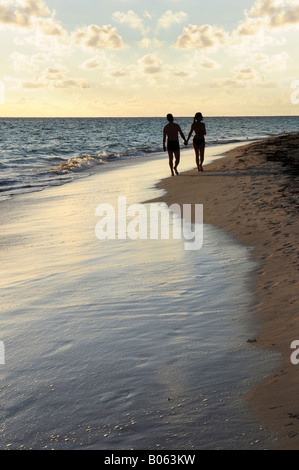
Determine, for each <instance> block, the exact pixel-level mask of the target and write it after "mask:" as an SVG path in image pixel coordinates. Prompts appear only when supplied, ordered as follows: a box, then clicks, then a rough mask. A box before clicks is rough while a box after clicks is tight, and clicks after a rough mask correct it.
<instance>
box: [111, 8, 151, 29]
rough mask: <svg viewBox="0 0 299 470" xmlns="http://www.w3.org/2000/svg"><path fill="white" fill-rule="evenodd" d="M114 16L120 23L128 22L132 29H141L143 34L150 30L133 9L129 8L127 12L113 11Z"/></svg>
mask: <svg viewBox="0 0 299 470" xmlns="http://www.w3.org/2000/svg"><path fill="white" fill-rule="evenodd" d="M112 18H113V20H114V21H117V22H118V23H127V24H128V25H129V26H130V28H132V29H139V30H140V31H141V33H142V34H146V33H147V32H148V30H146V29H145V27H144V25H143V21H142V19H141V18H140V17H139V16H138V15H137V14H136V13H135V12H134V11H132V10H129V11H128V12H127V13H122V12H121V11H116V12H115V13H113V15H112Z"/></svg>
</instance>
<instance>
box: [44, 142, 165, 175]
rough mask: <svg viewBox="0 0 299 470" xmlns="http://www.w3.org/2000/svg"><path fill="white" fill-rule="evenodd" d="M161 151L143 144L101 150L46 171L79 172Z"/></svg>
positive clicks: (58, 172)
mask: <svg viewBox="0 0 299 470" xmlns="http://www.w3.org/2000/svg"><path fill="white" fill-rule="evenodd" d="M158 152H162V148H161V147H153V146H150V145H149V146H145V147H136V148H128V149H125V151H123V152H121V151H119V152H114V153H107V152H105V151H104V152H101V153H98V154H96V155H79V156H77V157H72V158H70V159H69V160H67V161H62V162H61V163H59V165H56V166H54V167H53V168H50V169H49V170H48V171H47V172H50V173H55V174H57V175H61V174H65V173H69V172H79V171H84V170H90V169H92V168H94V167H95V166H98V165H103V164H106V163H109V162H112V161H115V160H120V159H127V158H134V157H142V156H145V155H146V154H151V153H158Z"/></svg>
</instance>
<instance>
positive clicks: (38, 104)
mask: <svg viewBox="0 0 299 470" xmlns="http://www.w3.org/2000/svg"><path fill="white" fill-rule="evenodd" d="M298 31H299V0H256V1H254V0H208V1H203V0H159V1H157V0H84V1H83V0H45V1H43V0H0V38H1V62H0V70H1V73H0V93H2V98H1V100H0V103H1V104H0V116H2V117H14V116H36V117H43V116H50V117H52V116H65V117H72V116H74V117H76V116H79V117H80V116H82V117H94V116H95V117H101V116H165V114H166V113H167V112H172V113H173V114H175V115H176V116H190V115H193V114H194V111H198V110H200V111H201V112H202V113H203V114H204V115H205V116H232V115H233V116H237V115H298V114H299V113H298V110H299V105H296V104H292V103H291V100H290V96H291V93H292V88H291V85H292V83H293V82H294V81H295V80H299V67H298Z"/></svg>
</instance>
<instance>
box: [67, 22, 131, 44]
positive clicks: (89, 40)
mask: <svg viewBox="0 0 299 470" xmlns="http://www.w3.org/2000/svg"><path fill="white" fill-rule="evenodd" d="M71 37H72V41H73V43H74V44H76V45H78V46H82V47H85V48H91V49H103V48H109V49H123V48H124V47H125V44H124V41H123V39H122V37H121V36H119V35H118V33H117V30H116V28H113V27H112V26H111V25H105V26H98V25H96V24H92V25H89V26H84V27H82V28H78V29H77V30H76V31H74V33H72V36H71Z"/></svg>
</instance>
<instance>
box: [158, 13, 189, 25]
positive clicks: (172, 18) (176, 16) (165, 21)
mask: <svg viewBox="0 0 299 470" xmlns="http://www.w3.org/2000/svg"><path fill="white" fill-rule="evenodd" d="M187 18H188V15H187V13H185V12H183V11H179V12H177V13H173V12H172V11H171V10H168V11H166V12H165V13H164V15H162V16H161V18H160V19H159V21H158V28H164V29H167V28H169V27H170V26H171V25H173V24H179V23H182V22H183V21H185V20H186V19H187Z"/></svg>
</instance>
